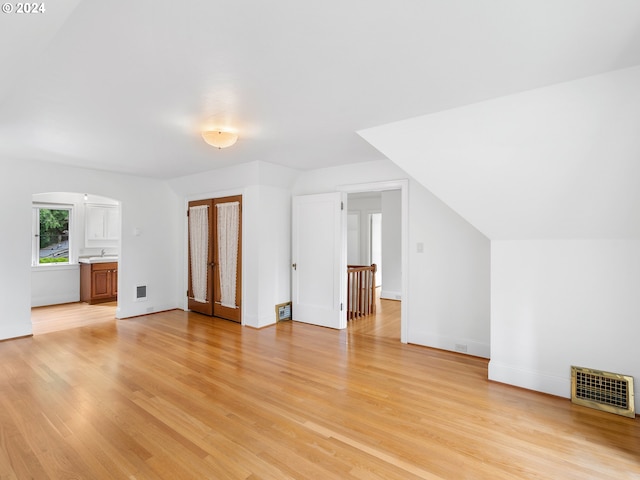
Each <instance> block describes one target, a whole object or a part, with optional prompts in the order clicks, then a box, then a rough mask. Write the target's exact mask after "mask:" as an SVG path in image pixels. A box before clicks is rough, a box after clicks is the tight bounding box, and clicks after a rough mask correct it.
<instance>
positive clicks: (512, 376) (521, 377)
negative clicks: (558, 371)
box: [489, 360, 571, 398]
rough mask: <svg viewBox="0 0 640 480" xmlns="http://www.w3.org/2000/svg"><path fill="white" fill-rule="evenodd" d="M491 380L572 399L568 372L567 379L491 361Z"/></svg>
mask: <svg viewBox="0 0 640 480" xmlns="http://www.w3.org/2000/svg"><path fill="white" fill-rule="evenodd" d="M489 380H493V381H495V382H500V383H506V384H508V385H514V386H516V387H521V388H526V389H527V390H534V391H536V392H542V393H548V394H550V395H556V396H558V397H564V398H571V377H570V373H569V372H567V377H566V378H564V377H557V376H554V375H548V374H545V373H541V372H535V371H532V370H524V369H520V368H516V367H512V366H510V365H505V364H501V363H498V362H495V361H493V360H491V361H490V362H489Z"/></svg>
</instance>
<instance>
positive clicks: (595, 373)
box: [571, 366, 636, 418]
mask: <svg viewBox="0 0 640 480" xmlns="http://www.w3.org/2000/svg"><path fill="white" fill-rule="evenodd" d="M571 401H572V402H573V403H575V404H577V405H582V406H585V407H590V408H595V409H597V410H602V411H605V412H609V413H615V414H618V415H623V416H625V417H630V418H635V416H636V414H635V404H634V392H633V377H630V376H628V375H621V374H618V373H611V372H603V371H600V370H592V369H590V368H582V367H575V366H572V367H571Z"/></svg>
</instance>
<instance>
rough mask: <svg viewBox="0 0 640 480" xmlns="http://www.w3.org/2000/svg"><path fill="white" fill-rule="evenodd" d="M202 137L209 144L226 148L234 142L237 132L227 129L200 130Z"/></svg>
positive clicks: (236, 138)
mask: <svg viewBox="0 0 640 480" xmlns="http://www.w3.org/2000/svg"><path fill="white" fill-rule="evenodd" d="M202 138H204V141H205V142H207V143H208V144H209V145H211V146H214V147H216V148H227V147H230V146H231V145H233V144H234V143H236V141H237V140H238V134H237V133H235V132H230V131H228V130H221V129H214V130H205V131H203V132H202Z"/></svg>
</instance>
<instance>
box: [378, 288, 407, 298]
mask: <svg viewBox="0 0 640 480" xmlns="http://www.w3.org/2000/svg"><path fill="white" fill-rule="evenodd" d="M380 298H384V299H386V300H402V292H395V291H393V290H380Z"/></svg>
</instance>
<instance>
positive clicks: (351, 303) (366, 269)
mask: <svg viewBox="0 0 640 480" xmlns="http://www.w3.org/2000/svg"><path fill="white" fill-rule="evenodd" d="M377 270H378V267H377V266H376V264H375V263H374V264H372V265H371V266H367V265H347V319H348V320H352V319H354V318H359V317H362V316H365V315H371V314H374V313H375V312H376V271H377Z"/></svg>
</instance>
